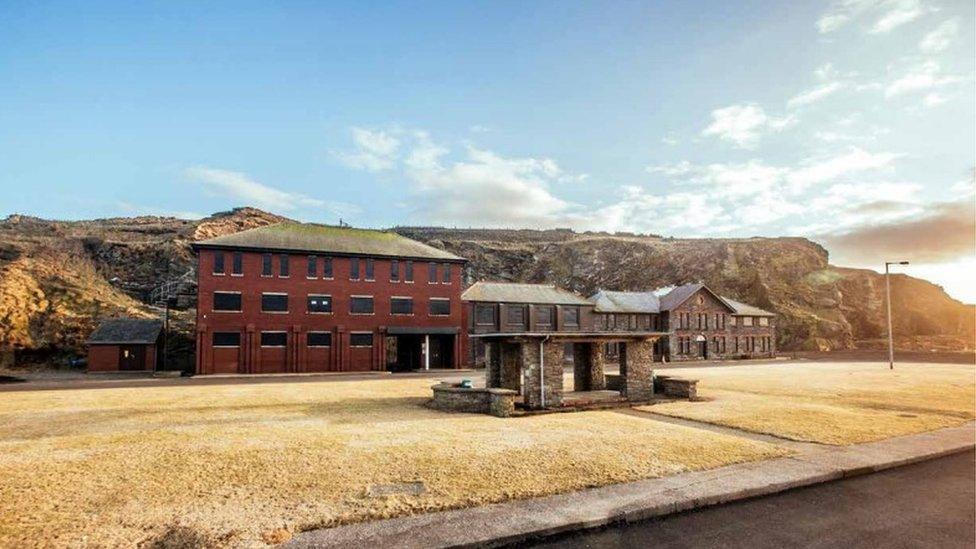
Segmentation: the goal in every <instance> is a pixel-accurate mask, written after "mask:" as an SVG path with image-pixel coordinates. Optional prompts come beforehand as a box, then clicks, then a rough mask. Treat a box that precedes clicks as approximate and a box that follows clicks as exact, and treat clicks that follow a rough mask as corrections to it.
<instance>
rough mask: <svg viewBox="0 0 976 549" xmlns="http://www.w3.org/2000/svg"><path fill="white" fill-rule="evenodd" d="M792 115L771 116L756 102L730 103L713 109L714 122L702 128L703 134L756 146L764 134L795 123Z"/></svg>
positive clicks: (741, 145)
mask: <svg viewBox="0 0 976 549" xmlns="http://www.w3.org/2000/svg"><path fill="white" fill-rule="evenodd" d="M795 122H796V119H795V118H793V117H792V116H787V117H783V118H776V117H771V116H768V115H767V114H766V112H765V111H764V110H763V108H762V107H760V106H759V105H756V104H755V103H744V104H741V105H730V106H728V107H724V108H721V109H715V110H714V111H712V123H711V124H709V125H708V127H706V128H705V129H704V130H702V135H705V136H715V137H718V138H719V139H722V140H723V141H729V142H731V143H733V144H734V145H735V146H737V147H740V148H743V149H751V148H753V147H755V146H756V145H757V144H758V143H759V140H760V138H761V137H762V136H763V134H766V133H771V132H779V131H782V130H783V129H785V128H787V127H789V126H791V125H793V124H794V123H795Z"/></svg>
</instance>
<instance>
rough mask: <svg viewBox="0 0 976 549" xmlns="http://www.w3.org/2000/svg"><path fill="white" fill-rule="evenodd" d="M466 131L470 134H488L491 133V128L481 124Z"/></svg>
mask: <svg viewBox="0 0 976 549" xmlns="http://www.w3.org/2000/svg"><path fill="white" fill-rule="evenodd" d="M468 131H469V132H471V133H488V132H490V131H491V128H490V127H489V126H484V125H481V124H474V125H472V126H469V127H468Z"/></svg>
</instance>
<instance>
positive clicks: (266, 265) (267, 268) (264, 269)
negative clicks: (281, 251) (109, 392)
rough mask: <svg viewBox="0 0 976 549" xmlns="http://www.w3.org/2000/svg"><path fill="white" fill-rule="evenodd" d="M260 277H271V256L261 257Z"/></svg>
mask: <svg viewBox="0 0 976 549" xmlns="http://www.w3.org/2000/svg"><path fill="white" fill-rule="evenodd" d="M261 276H271V254H264V255H263V256H261Z"/></svg>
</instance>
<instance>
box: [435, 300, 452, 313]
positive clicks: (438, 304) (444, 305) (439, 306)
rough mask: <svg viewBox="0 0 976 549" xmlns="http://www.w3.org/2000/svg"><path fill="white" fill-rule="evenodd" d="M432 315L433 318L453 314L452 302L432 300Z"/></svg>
mask: <svg viewBox="0 0 976 549" xmlns="http://www.w3.org/2000/svg"><path fill="white" fill-rule="evenodd" d="M430 314H431V315H433V316H446V315H449V314H451V300H450V299H433V298H431V300H430Z"/></svg>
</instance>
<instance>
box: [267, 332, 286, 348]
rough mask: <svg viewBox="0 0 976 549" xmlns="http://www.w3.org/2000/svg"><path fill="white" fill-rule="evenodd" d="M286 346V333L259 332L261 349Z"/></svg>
mask: <svg viewBox="0 0 976 549" xmlns="http://www.w3.org/2000/svg"><path fill="white" fill-rule="evenodd" d="M287 345H288V333H287V332H261V346H262V347H285V346H287Z"/></svg>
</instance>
